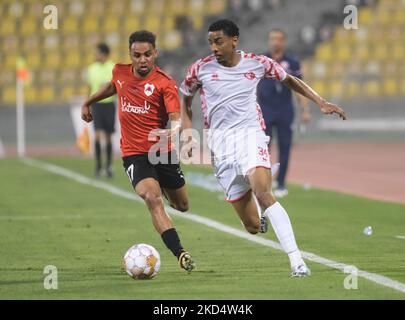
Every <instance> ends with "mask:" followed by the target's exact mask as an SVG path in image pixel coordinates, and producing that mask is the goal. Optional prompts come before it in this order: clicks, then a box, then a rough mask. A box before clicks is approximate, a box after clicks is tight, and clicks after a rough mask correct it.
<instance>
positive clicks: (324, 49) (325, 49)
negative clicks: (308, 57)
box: [315, 43, 333, 61]
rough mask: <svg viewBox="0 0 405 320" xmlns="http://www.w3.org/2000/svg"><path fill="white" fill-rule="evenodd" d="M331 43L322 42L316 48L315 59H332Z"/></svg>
mask: <svg viewBox="0 0 405 320" xmlns="http://www.w3.org/2000/svg"><path fill="white" fill-rule="evenodd" d="M332 55H333V52H332V45H331V44H330V43H322V44H321V45H319V46H318V47H317V48H316V55H315V56H316V59H318V60H323V61H329V60H331V59H332Z"/></svg>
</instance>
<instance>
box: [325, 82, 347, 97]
mask: <svg viewBox="0 0 405 320" xmlns="http://www.w3.org/2000/svg"><path fill="white" fill-rule="evenodd" d="M343 87H344V83H343V81H342V80H332V81H329V83H328V88H329V96H331V97H341V96H343V95H344V90H343Z"/></svg>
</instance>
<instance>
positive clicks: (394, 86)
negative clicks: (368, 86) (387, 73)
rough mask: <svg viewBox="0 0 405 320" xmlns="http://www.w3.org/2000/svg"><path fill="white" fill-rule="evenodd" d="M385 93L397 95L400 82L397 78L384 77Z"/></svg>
mask: <svg viewBox="0 0 405 320" xmlns="http://www.w3.org/2000/svg"><path fill="white" fill-rule="evenodd" d="M382 87H383V93H384V95H386V96H396V95H398V94H399V87H398V82H397V80H396V79H395V78H388V79H384V81H383V86H382Z"/></svg>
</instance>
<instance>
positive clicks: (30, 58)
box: [25, 51, 42, 69]
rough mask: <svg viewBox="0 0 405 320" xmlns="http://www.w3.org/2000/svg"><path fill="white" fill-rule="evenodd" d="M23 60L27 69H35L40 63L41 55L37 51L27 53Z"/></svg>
mask: <svg viewBox="0 0 405 320" xmlns="http://www.w3.org/2000/svg"><path fill="white" fill-rule="evenodd" d="M25 60H26V62H27V67H28V68H29V69H37V68H39V67H40V66H41V64H42V56H41V54H40V53H39V52H38V51H33V52H32V53H30V54H27V55H26V59H25Z"/></svg>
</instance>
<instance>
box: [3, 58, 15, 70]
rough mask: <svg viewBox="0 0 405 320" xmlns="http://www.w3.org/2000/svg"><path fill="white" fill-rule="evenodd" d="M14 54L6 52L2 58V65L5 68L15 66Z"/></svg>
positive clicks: (13, 67)
mask: <svg viewBox="0 0 405 320" xmlns="http://www.w3.org/2000/svg"><path fill="white" fill-rule="evenodd" d="M15 63H16V55H14V54H8V55H6V56H5V59H4V67H5V68H7V69H15V67H16V64H15Z"/></svg>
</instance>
